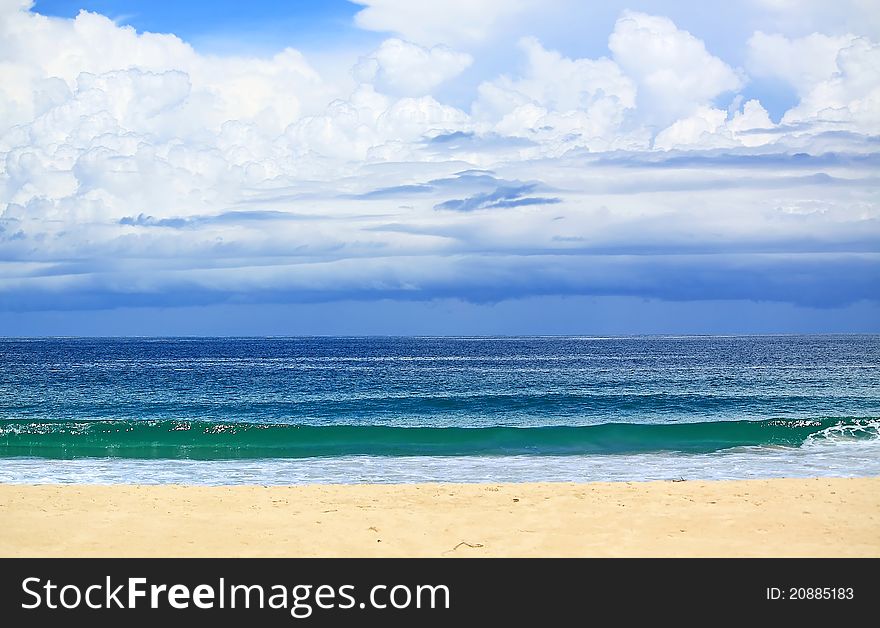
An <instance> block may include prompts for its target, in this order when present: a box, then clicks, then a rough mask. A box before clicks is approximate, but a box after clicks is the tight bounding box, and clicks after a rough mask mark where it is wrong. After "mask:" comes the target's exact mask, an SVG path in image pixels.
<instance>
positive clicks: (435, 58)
mask: <svg viewBox="0 0 880 628" xmlns="http://www.w3.org/2000/svg"><path fill="white" fill-rule="evenodd" d="M471 63H473V58H472V57H471V56H470V55H469V54H466V53H463V52H457V51H455V50H453V49H451V48H449V47H448V46H443V45H439V44H438V45H436V46H433V47H431V48H423V47H422V46H419V45H417V44H412V43H410V42H406V41H403V40H400V39H386V40H385V41H383V42H382V45H381V46H379V48H378V49H376V50H374V51H373V52H371V53H370V54H368V55H367V56H365V57H361V59H360V60H359V61H358V64H357V65H356V66H355V67H354V70H353V73H354V76H355V78H356V79H357V80H359V81H360V82H363V83H372V84H373V85H375V86H376V88H377V89H378V90H379V91H381V92H384V93H387V94H398V95H403V96H424V95H426V94H429V93H430V92H431V90H433V89H434V88H435V87H437V86H438V85H440V84H441V83H443V82H445V81H448V80H449V79H451V78H453V77H455V76H457V75H458V74H460V73H461V72H462V71H463V70H464V69H465V68H467V67H468V66H469V65H471Z"/></svg>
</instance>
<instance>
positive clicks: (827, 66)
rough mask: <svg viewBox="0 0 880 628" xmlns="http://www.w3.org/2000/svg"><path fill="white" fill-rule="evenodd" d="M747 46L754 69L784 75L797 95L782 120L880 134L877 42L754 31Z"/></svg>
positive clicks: (768, 73) (847, 36)
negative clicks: (796, 99)
mask: <svg viewBox="0 0 880 628" xmlns="http://www.w3.org/2000/svg"><path fill="white" fill-rule="evenodd" d="M749 51H750V65H751V66H752V67H753V71H754V72H755V73H756V74H760V75H765V76H772V77H774V78H778V79H780V80H784V81H786V82H788V83H789V84H791V85H792V86H793V87H794V88H795V89H797V91H798V94H799V95H800V98H801V99H800V102H799V103H798V104H797V106H795V107H794V108H792V109H791V110H789V111H788V112H786V113H785V115H784V116H783V119H782V122H783V123H788V124H813V125H816V126H819V127H820V128H823V129H828V130H832V129H836V130H853V131H858V132H862V133H868V134H876V133H880V44H877V43H874V42H872V41H871V40H869V39H867V38H865V37H857V36H855V35H845V36H839V37H828V36H824V35H820V34H812V35H809V36H807V37H802V38H796V39H788V38H786V37H784V36H782V35H773V36H768V35H765V34H763V33H760V32H759V33H756V34H755V35H754V36H753V37H752V38H751V39H750V40H749Z"/></svg>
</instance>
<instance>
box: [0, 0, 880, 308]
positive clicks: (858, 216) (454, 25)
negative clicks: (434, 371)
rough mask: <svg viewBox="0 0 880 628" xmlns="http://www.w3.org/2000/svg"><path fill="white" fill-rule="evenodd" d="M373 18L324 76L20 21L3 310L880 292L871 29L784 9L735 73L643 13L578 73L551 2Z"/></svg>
mask: <svg viewBox="0 0 880 628" xmlns="http://www.w3.org/2000/svg"><path fill="white" fill-rule="evenodd" d="M361 4H362V5H363V6H364V8H363V10H362V11H361V12H360V13H358V15H357V17H356V23H357V24H358V25H360V26H361V27H362V28H365V29H370V30H373V31H379V32H383V33H387V34H388V37H387V38H386V39H385V40H384V41H383V42H382V43H381V44H380V45H378V47H375V48H372V49H368V50H361V51H355V52H352V54H351V55H350V58H345V59H344V60H343V61H339V60H337V62H338V63H340V64H343V65H344V66H345V67H343V68H342V70H344V71H340V72H330V73H326V74H325V73H322V72H319V71H318V70H317V69H316V68H317V67H318V66H317V65H316V64H314V63H312V62H311V61H310V59H309V58H308V56H307V55H306V54H304V53H302V52H300V51H298V50H295V49H292V48H288V49H285V50H282V51H280V52H278V53H277V54H274V55H271V56H265V57H260V56H254V57H245V56H231V55H225V56H224V55H210V54H206V53H203V52H200V51H198V50H196V49H195V48H193V47H192V46H191V45H190V44H188V43H186V42H184V41H182V40H181V39H179V38H178V37H176V36H174V35H170V34H152V33H138V32H136V31H135V30H134V29H132V28H130V27H127V26H120V25H118V24H116V23H114V22H113V21H112V20H110V19H109V18H107V17H105V16H101V15H98V14H94V13H89V12H81V13H80V14H79V15H77V16H76V17H75V18H74V19H62V18H50V17H45V16H42V15H39V14H37V13H34V12H33V11H32V10H31V9H30V5H29V3H28V2H23V1H21V0H2V1H0V308H2V309H5V310H9V311H28V310H42V309H90V308H108V307H121V306H138V307H139V306H169V307H170V306H175V307H176V306H191V305H200V304H206V303H298V302H328V301H334V300H352V299H355V300H376V299H396V300H403V301H419V300H431V299H462V300H466V301H470V302H474V303H486V302H497V301H504V300H507V299H519V298H527V297H538V296H545V295H604V296H613V297H643V298H649V299H659V300H670V301H679V300H719V299H721V300H723V299H741V300H754V301H777V302H785V303H793V304H799V305H807V306H811V307H838V306H844V305H847V304H851V303H855V302H858V301H863V300H869V301H876V300H877V297H878V293H877V289H876V287H877V285H880V264H878V261H880V260H878V256H880V228H878V225H880V222H878V218H880V210H878V197H877V192H876V191H877V186H878V174H877V173H878V172H880V170H878V165H880V154H878V135H880V45H878V43H877V42H876V40H875V39H872V36H873V31H872V30H871V28H872V26H871V22H870V21H868V22H866V24H867V26H866V29H867V30H866V31H865V32H858V33H851V32H832V33H824V34H823V33H807V34H802V35H795V34H792V29H791V28H789V27H786V26H785V25H784V24H783V20H782V17H781V16H785V15H787V14H786V13H785V11H783V10H781V9H780V8H779V7H778V6H777V4H773V3H771V4H773V6H771V7H770V8H769V9H766V10H768V11H770V12H771V13H772V15H773V16H775V17H774V19H769V18H768V20H767V28H766V29H764V30H760V31H755V32H754V33H753V34H752V35H751V37H750V38H748V40H747V41H743V42H742V62H741V63H736V62H731V61H725V60H724V59H722V58H721V57H720V56H718V54H716V53H714V52H713V50H712V46H711V45H710V43H707V42H705V41H703V40H701V39H700V37H699V33H695V32H689V31H688V30H686V29H684V28H681V27H679V26H678V25H677V24H676V23H675V22H674V21H673V20H671V19H669V18H667V17H664V16H661V15H649V14H646V13H641V12H636V11H622V12H621V13H620V14H619V16H618V18H617V19H616V21H615V22H614V24H613V25H612V29H611V31H610V32H609V33H608V38H607V44H606V45H605V47H604V50H605V53H604V54H603V55H599V56H591V57H578V56H573V55H572V54H570V53H568V54H567V53H565V52H563V51H562V50H560V49H557V48H555V47H554V45H553V42H552V41H542V40H540V39H538V38H537V37H534V36H532V35H530V34H528V32H525V33H520V32H519V30H522V28H524V27H523V26H522V24H528V21H529V20H528V19H527V18H529V16H533V15H536V13H535V11H538V10H539V9H540V7H538V5H537V4H535V3H531V2H528V1H525V0H522V1H520V2H514V3H510V2H503V3H502V2H498V3H495V2H491V1H490V2H461V3H448V2H444V3H425V4H424V5H423V3H418V9H416V8H414V7H415V6H416V5H414V4H413V3H401V2H397V1H395V0H381V1H379V0H369V1H366V0H365V1H364V2H362V3H361ZM564 5H565V3H560V6H561V7H562V8H563V9H564V8H565V6H564ZM765 8H766V7H765ZM816 10H817V11H818V10H819V9H816ZM822 10H823V11H824V10H825V9H822ZM842 10H844V11H849V10H850V9H848V8H846V7H844V8H843V9H842ZM855 10H856V9H852V11H855ZM792 11H794V9H792ZM514 23H515V28H514V26H511V24H514ZM838 23H840V24H850V23H851V20H838ZM774 26H777V27H778V28H779V30H778V31H773V30H771V29H772V28H773V27H774ZM505 29H507V30H506V31H505ZM511 29H513V30H511ZM517 29H519V30H517ZM838 31H839V29H838ZM504 32H506V33H507V34H508V35H510V34H511V33H514V32H516V34H517V36H516V37H512V41H515V43H514V44H512V46H511V48H510V49H509V50H506V51H505V55H506V56H507V57H509V58H510V59H511V60H512V62H511V63H509V64H508V65H507V66H505V68H504V69H503V70H501V71H496V70H495V69H494V68H493V69H491V71H490V70H487V69H486V66H485V64H481V62H480V60H481V59H483V58H484V57H485V46H486V45H487V43H486V42H491V41H495V40H497V38H498V37H500V35H499V33H504ZM493 38H495V39H493ZM508 39H511V37H508ZM499 41H500V40H499ZM504 41H507V40H504ZM339 57H340V58H342V57H344V55H339ZM339 76H345V77H346V78H345V79H344V80H343V79H339V78H338V77H339ZM330 77H336V78H330ZM758 80H759V81H770V82H773V83H778V84H781V85H785V86H788V88H790V89H791V90H792V91H793V93H794V94H795V95H796V102H795V104H794V105H793V106H792V107H790V108H789V109H787V110H786V111H785V112H784V113H783V114H782V115H781V117H777V118H776V119H773V117H771V115H770V113H769V112H768V109H767V108H766V107H765V105H764V103H762V99H761V95H760V94H755V93H752V92H750V91H749V89H750V86H751V85H752V84H753V82H754V81H758ZM469 85H470V86H471V87H470V88H469V87H467V86H469ZM457 86H458V87H457ZM453 93H454V94H455V97H451V96H450V95H451V94H453ZM462 94H464V96H462Z"/></svg>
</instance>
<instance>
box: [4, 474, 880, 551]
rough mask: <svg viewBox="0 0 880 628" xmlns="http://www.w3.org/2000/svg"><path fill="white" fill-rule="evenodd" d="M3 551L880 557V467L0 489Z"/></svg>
mask: <svg viewBox="0 0 880 628" xmlns="http://www.w3.org/2000/svg"><path fill="white" fill-rule="evenodd" d="M0 556H3V557H14V556H19V557H42V556H53V557H64V556H68V557H86V556H95V557H97V556H114V557H160V556H193V557H195V556H241V557H251V556H252V557H257V556H279V557H282V556H289V557H305V556H314V557H330V556H353V557H354V556H357V557H375V556H388V557H391V556H402V557H420V556H437V557H456V556H462V557H488V556H499V557H501V556H511V557H514V556H522V557H529V556H534V557H541V556H548V557H549V556H571V557H575V556H596V557H599V556H607V557H612V556H621V557H622V556H688V557H700V556H730V557H733V556H742V557H746V556H756V557H760V556H765V557H771V556H780V557H781V556H804V557H807V556H809V557H817V556H841V557H843V556H853V557H855V556H864V557H867V556H872V557H877V556H880V477H869V478H813V479H784V478H780V479H771V480H706V481H699V480H687V481H681V482H672V481H649V482H606V483H582V484H578V483H523V484H332V485H328V484H324V485H322V484H311V485H296V486H267V487H264V486H253V485H251V486H247V485H237V486H191V485H124V484H116V485H91V484H65V485H26V484H0Z"/></svg>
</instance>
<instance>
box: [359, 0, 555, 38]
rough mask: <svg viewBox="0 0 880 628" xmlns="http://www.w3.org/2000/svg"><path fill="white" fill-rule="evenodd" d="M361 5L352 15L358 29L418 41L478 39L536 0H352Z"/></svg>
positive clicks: (488, 34)
mask: <svg viewBox="0 0 880 628" xmlns="http://www.w3.org/2000/svg"><path fill="white" fill-rule="evenodd" d="M355 1H356V2H357V4H361V5H363V6H364V9H363V10H361V11H360V12H359V13H358V14H357V16H356V17H355V21H356V23H357V24H358V26H360V27H361V28H366V29H369V30H374V31H382V32H391V33H397V34H399V35H401V36H403V37H404V38H405V39H409V40H412V41H415V42H418V43H420V44H426V45H433V44H437V43H446V44H449V43H467V42H471V43H472V42H477V41H481V40H484V39H486V38H487V37H489V36H490V35H491V33H492V31H493V29H494V28H495V27H496V26H497V25H498V24H499V22H502V21H503V20H504V19H505V18H509V17H510V16H513V15H515V14H517V13H519V12H521V11H523V10H525V9H527V8H529V7H530V6H535V5H538V4H539V3H538V2H536V1H535V0H479V1H474V0H423V1H421V2H409V1H408V0H355Z"/></svg>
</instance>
